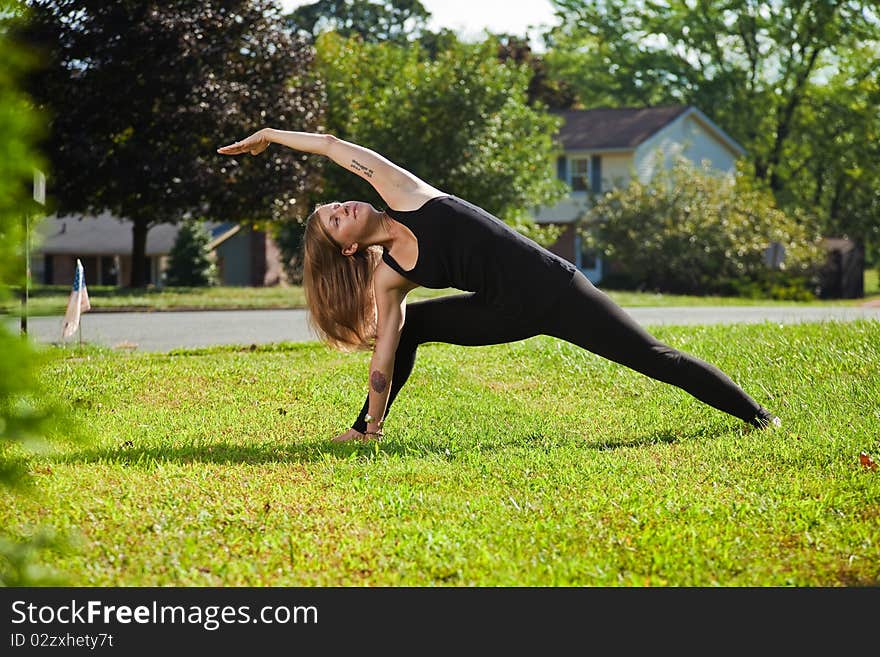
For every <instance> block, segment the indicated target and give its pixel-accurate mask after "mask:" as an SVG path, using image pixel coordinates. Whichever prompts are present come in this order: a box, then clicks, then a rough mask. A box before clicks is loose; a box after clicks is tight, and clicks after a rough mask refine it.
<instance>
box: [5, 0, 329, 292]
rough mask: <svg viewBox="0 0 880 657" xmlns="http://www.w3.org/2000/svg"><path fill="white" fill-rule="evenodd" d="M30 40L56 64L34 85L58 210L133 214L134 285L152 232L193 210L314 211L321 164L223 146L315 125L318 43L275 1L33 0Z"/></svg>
mask: <svg viewBox="0 0 880 657" xmlns="http://www.w3.org/2000/svg"><path fill="white" fill-rule="evenodd" d="M27 4H28V6H29V7H30V9H31V16H30V20H29V22H28V24H27V27H26V29H25V30H24V33H23V34H22V37H23V38H25V39H26V40H27V41H28V42H29V43H31V44H33V45H34V47H35V48H37V49H38V50H39V51H40V52H41V53H42V56H43V58H44V59H45V60H46V61H47V66H45V67H44V68H42V69H41V70H39V71H37V72H36V73H34V74H33V75H32V76H30V78H29V84H28V89H29V91H30V92H31V94H32V96H33V97H34V98H35V99H36V100H37V101H38V103H39V104H40V106H41V107H43V108H45V109H46V111H47V112H48V114H49V116H50V124H49V125H50V131H51V132H50V139H49V140H48V141H47V143H46V144H45V151H46V153H47V154H48V155H49V157H50V160H51V163H50V168H51V172H52V178H51V180H52V181H53V184H52V188H51V194H52V197H53V200H54V201H55V203H56V207H55V209H56V210H57V211H58V212H59V213H73V214H85V213H93V212H97V211H101V210H109V211H111V212H113V213H114V214H115V215H117V216H119V217H122V218H126V219H130V220H131V221H132V222H133V223H134V228H133V266H132V275H131V281H130V284H131V285H132V286H133V287H141V286H143V285H144V282H145V264H146V260H145V255H144V252H145V245H146V237H147V231H148V230H149V228H150V227H151V226H153V225H155V224H157V223H161V222H177V221H179V220H181V219H185V218H187V217H193V218H197V219H198V218H205V217H210V218H212V219H216V220H222V221H230V220H231V221H238V222H245V221H248V222H254V221H260V220H283V219H287V218H289V217H291V216H295V215H297V214H300V213H302V212H304V211H305V210H304V209H303V208H302V203H301V202H299V201H300V200H301V197H302V195H303V193H304V192H305V190H306V189H308V188H309V187H310V186H313V185H314V184H316V181H315V176H316V174H317V171H316V170H315V169H314V167H315V165H314V164H311V163H310V161H309V160H307V159H306V158H303V157H302V156H301V155H298V154H296V153H294V152H293V151H287V152H282V151H278V152H277V153H275V155H274V156H273V157H271V158H265V159H263V158H250V159H245V160H241V161H237V162H232V161H230V160H228V158H223V156H221V155H218V154H217V153H216V147H217V146H218V145H222V144H224V143H229V142H231V141H235V140H236V139H239V138H241V137H242V135H246V134H249V133H250V132H251V131H253V130H254V129H256V128H258V127H260V126H263V125H271V124H275V125H281V126H284V127H285V128H288V129H300V130H312V129H315V128H316V126H318V124H319V122H320V120H321V106H322V105H321V103H322V99H323V96H322V93H321V89H320V85H318V84H317V83H316V82H315V81H314V78H313V77H311V76H309V75H308V69H309V66H310V64H311V49H310V47H309V46H308V45H307V44H306V43H305V42H304V41H303V40H302V39H300V38H299V37H294V36H291V35H290V34H289V33H288V32H287V31H286V30H285V29H284V28H283V22H282V20H281V18H280V15H279V13H278V10H277V8H276V7H275V4H276V3H274V2H270V1H269V0H181V1H179V2H173V3H166V2H158V1H153V0H118V1H115V2H104V1H103V0H65V1H60V0H27Z"/></svg>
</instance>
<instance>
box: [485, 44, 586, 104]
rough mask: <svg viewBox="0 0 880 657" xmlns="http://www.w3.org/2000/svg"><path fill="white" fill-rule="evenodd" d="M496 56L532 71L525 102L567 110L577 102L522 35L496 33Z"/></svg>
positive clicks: (573, 94) (569, 90) (567, 85)
mask: <svg viewBox="0 0 880 657" xmlns="http://www.w3.org/2000/svg"><path fill="white" fill-rule="evenodd" d="M495 36H496V38H497V39H498V58H499V59H500V60H501V61H502V62H506V61H509V60H510V61H513V62H516V63H517V64H524V65H526V66H528V67H529V68H530V69H531V71H532V78H531V80H529V90H528V98H529V105H536V104H540V105H541V106H544V107H547V108H549V109H552V110H565V109H571V108H573V107H574V106H575V103H576V102H577V94H575V92H574V89H572V87H571V85H569V84H568V83H567V82H566V81H565V80H560V79H558V78H553V77H551V76H550V75H549V74H548V72H547V65H546V64H545V63H544V58H543V57H542V56H540V55H536V54H535V53H534V52H533V51H532V47H531V46H530V45H529V40H528V38H526V37H520V36H516V35H513V34H497V35H495Z"/></svg>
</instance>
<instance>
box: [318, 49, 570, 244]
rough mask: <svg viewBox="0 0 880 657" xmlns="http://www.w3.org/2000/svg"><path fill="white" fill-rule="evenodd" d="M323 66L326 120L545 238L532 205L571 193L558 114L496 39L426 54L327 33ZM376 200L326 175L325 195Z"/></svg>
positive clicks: (356, 182) (349, 179)
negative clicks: (559, 170)
mask: <svg viewBox="0 0 880 657" xmlns="http://www.w3.org/2000/svg"><path fill="white" fill-rule="evenodd" d="M317 64H318V70H319V71H320V72H321V75H322V76H323V78H324V80H325V83H326V88H327V97H328V102H327V107H328V111H327V125H328V129H329V130H331V131H333V132H335V133H336V134H337V136H340V137H343V138H346V139H350V140H351V141H355V142H357V143H361V144H364V145H366V146H369V147H370V148H373V149H375V150H377V151H379V152H381V153H382V154H383V155H385V156H386V157H388V158H389V159H391V160H392V161H394V162H396V163H398V164H400V165H401V166H403V167H406V168H407V169H409V170H410V171H412V172H413V173H415V174H416V175H418V176H420V177H422V178H424V179H425V180H428V181H429V182H430V183H431V184H433V185H436V186H438V187H439V188H441V189H445V190H447V191H449V192H450V193H453V194H456V195H458V196H461V197H464V198H468V199H469V200H472V201H473V202H475V203H477V204H479V205H481V206H483V207H484V208H486V209H487V210H489V211H490V212H494V213H495V214H497V215H498V216H500V217H501V218H502V219H505V220H506V221H508V222H509V223H511V224H512V225H514V226H516V227H517V228H518V229H520V230H521V231H522V232H524V233H526V234H529V235H530V236H532V237H533V238H535V239H537V240H539V241H552V240H553V239H555V237H556V235H557V234H558V233H557V232H556V231H555V230H554V229H552V228H548V227H539V226H537V225H536V224H535V223H534V222H533V221H532V220H531V215H530V212H529V210H530V209H531V208H533V207H534V206H536V205H541V204H548V205H549V204H552V203H554V202H556V201H558V200H559V199H560V198H561V197H562V196H563V195H564V192H565V188H564V186H563V185H562V184H561V183H560V181H559V180H557V178H556V175H555V164H554V163H555V159H554V153H555V145H554V144H553V135H554V134H555V133H556V132H557V130H558V127H559V120H558V119H557V118H555V117H553V116H551V115H549V114H547V113H546V112H544V111H543V108H542V107H532V106H530V105H529V104H528V85H529V80H530V79H531V70H530V69H529V68H528V66H525V65H518V64H516V63H515V62H513V61H509V62H506V63H502V62H500V61H499V59H498V42H497V40H495V39H494V38H491V39H488V40H487V41H485V42H484V43H481V44H474V45H471V44H463V43H458V42H457V43H456V45H455V47H452V48H448V49H446V50H444V51H442V52H440V53H438V55H437V57H436V59H430V58H429V57H428V56H427V55H426V53H425V52H424V51H423V50H422V49H421V48H419V47H418V46H416V45H410V46H407V47H403V46H398V45H395V44H392V43H382V44H368V43H363V42H362V41H360V40H358V39H343V38H341V37H340V36H339V35H337V34H333V33H328V34H324V35H322V36H321V37H320V38H319V39H318V43H317ZM330 194H335V195H337V197H338V198H340V199H344V198H352V197H354V198H357V197H361V198H373V199H374V200H376V201H377V203H379V204H381V203H382V201H381V199H376V198H375V193H374V192H373V191H372V189H370V188H369V187H368V186H366V185H365V184H364V183H363V181H361V180H360V179H357V178H356V177H354V176H351V174H348V173H346V172H345V171H341V170H338V169H332V170H330V169H328V171H327V195H330Z"/></svg>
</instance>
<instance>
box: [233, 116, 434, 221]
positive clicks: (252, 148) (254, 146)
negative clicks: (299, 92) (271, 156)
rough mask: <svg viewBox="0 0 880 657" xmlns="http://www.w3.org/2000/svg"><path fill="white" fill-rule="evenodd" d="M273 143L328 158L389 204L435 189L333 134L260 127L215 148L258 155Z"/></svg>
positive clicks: (397, 204)
mask: <svg viewBox="0 0 880 657" xmlns="http://www.w3.org/2000/svg"><path fill="white" fill-rule="evenodd" d="M272 143H275V144H280V145H282V146H287V147H288V148H292V149H294V150H297V151H303V152H305V153H315V154H316V155H323V156H324V157H327V158H330V159H331V160H333V162H335V163H336V164H338V165H339V166H341V167H344V168H345V169H347V170H348V171H351V172H352V173H356V174H357V175H359V176H360V177H361V178H363V179H364V180H366V181H367V182H369V183H370V184H371V185H372V186H373V188H374V189H375V190H376V192H377V193H378V194H379V196H381V197H382V199H383V200H384V201H385V203H387V204H388V205H390V206H391V207H395V208H404V207H406V206H407V205H409V203H408V201H409V200H410V199H411V198H412V196H413V195H424V194H425V193H428V194H429V195H432V193H434V192H437V190H435V189H434V188H433V187H431V186H430V185H428V184H427V183H426V182H425V181H423V180H421V179H420V178H418V177H417V176H415V175H413V174H412V173H410V172H409V171H407V170H406V169H403V168H402V167H399V166H397V165H396V164H394V163H393V162H391V161H390V160H388V159H386V158H385V157H384V156H382V155H380V154H379V153H376V152H375V151H372V150H370V149H369V148H364V147H363V146H359V145H357V144H353V143H351V142H348V141H344V140H342V139H338V138H336V137H334V136H333V135H327V134H319V133H312V132H294V131H289V130H275V129H273V128H263V129H262V130H259V131H257V132H255V133H254V134H252V135H251V136H250V137H247V138H245V139H242V140H241V141H238V142H235V143H234V144H230V145H229V146H223V147H222V148H218V149H217V152H218V153H221V154H223V155H240V154H243V153H250V154H251V155H259V154H260V153H262V152H263V151H264V150H266V149H267V148H268V147H269V145H270V144H272Z"/></svg>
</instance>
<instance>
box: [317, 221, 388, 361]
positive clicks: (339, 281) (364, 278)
mask: <svg viewBox="0 0 880 657" xmlns="http://www.w3.org/2000/svg"><path fill="white" fill-rule="evenodd" d="M381 257H382V256H381V248H380V247H378V246H370V247H367V248H365V249H361V250H358V251H357V252H356V253H354V254H353V255H350V256H346V255H343V254H342V247H341V245H340V244H338V243H337V242H336V240H334V239H333V237H332V236H331V235H330V234H329V233H328V232H327V230H326V228H324V225H323V224H322V223H321V220H320V218H319V217H318V211H317V209H315V211H314V212H312V214H311V215H309V218H308V219H307V220H306V229H305V235H304V237H303V290H304V291H305V296H306V304H307V305H308V307H309V318H308V322H309V326H311V328H312V329H313V330H314V331H315V333H316V334H317V335H318V337H319V338H320V339H321V341H322V342H324V343H326V344H327V345H329V346H330V347H332V348H334V349H338V350H339V351H366V350H369V349H372V348H373V346H374V345H375V343H376V300H375V298H374V295H373V270H374V269H375V268H376V265H377V264H378V262H379V260H380V259H381Z"/></svg>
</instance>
